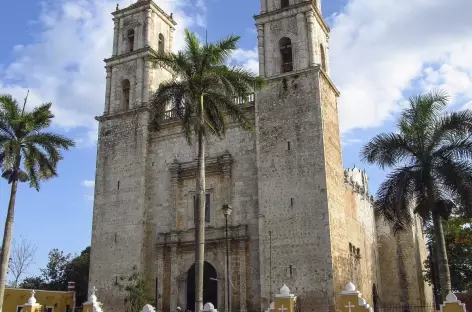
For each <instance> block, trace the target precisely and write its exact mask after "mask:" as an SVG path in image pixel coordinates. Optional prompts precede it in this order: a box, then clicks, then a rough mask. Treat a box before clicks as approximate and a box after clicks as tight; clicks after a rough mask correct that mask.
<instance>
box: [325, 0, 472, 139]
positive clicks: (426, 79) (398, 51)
mask: <svg viewBox="0 0 472 312" xmlns="http://www.w3.org/2000/svg"><path fill="white" fill-rule="evenodd" d="M468 12H472V1H470V0H408V1H407V0H401V1H398V0H382V1H375V0H351V1H349V3H348V4H347V5H346V7H345V8H344V9H343V11H342V12H341V13H339V14H337V15H335V16H333V17H332V21H333V24H334V25H333V27H332V32H331V36H330V37H331V39H330V63H331V72H332V76H333V79H334V81H335V83H336V84H337V86H338V87H339V89H340V91H341V98H340V104H339V107H340V126H341V131H342V132H344V133H346V132H349V131H350V130H353V129H356V128H370V127H376V126H380V125H382V124H383V123H384V122H385V120H387V119H388V118H390V117H391V115H392V113H395V112H396V111H398V109H399V108H400V107H401V105H404V94H405V92H406V91H411V90H412V89H414V90H413V91H414V92H422V91H426V90H430V89H432V88H438V87H440V88H445V89H446V90H447V91H448V92H449V93H450V94H451V95H452V100H456V99H458V98H462V100H463V101H464V103H465V102H470V100H472V62H470V55H472V28H471V27H470V17H469V13H468Z"/></svg>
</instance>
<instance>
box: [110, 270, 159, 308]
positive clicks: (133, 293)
mask: <svg viewBox="0 0 472 312" xmlns="http://www.w3.org/2000/svg"><path fill="white" fill-rule="evenodd" d="M118 286H119V287H120V289H121V290H124V291H125V293H126V295H125V299H124V304H125V312H140V311H141V310H142V308H143V307H144V305H146V304H149V303H151V302H153V301H154V297H153V296H152V287H151V284H150V283H149V281H147V280H146V278H145V277H144V275H143V274H141V273H140V272H138V270H137V268H136V267H133V271H132V273H131V275H130V276H128V277H123V276H122V277H120V282H119V283H118Z"/></svg>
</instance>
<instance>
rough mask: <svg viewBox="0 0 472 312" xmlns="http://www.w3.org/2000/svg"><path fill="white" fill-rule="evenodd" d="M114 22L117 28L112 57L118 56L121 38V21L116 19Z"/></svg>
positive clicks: (114, 30) (115, 28)
mask: <svg viewBox="0 0 472 312" xmlns="http://www.w3.org/2000/svg"><path fill="white" fill-rule="evenodd" d="M113 21H114V22H115V26H114V28H113V33H114V35H113V53H112V56H117V55H118V44H119V41H120V40H119V37H120V19H119V18H114V19H113Z"/></svg>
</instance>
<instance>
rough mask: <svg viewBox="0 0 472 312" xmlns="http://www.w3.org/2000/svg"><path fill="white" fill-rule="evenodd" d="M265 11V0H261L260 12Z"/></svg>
mask: <svg viewBox="0 0 472 312" xmlns="http://www.w3.org/2000/svg"><path fill="white" fill-rule="evenodd" d="M265 12H267V0H261V14H264V13H265Z"/></svg>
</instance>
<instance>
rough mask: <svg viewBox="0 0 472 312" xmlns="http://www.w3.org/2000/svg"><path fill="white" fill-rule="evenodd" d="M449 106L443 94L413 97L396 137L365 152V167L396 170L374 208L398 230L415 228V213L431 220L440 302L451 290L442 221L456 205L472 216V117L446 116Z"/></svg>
mask: <svg viewBox="0 0 472 312" xmlns="http://www.w3.org/2000/svg"><path fill="white" fill-rule="evenodd" d="M448 100H449V97H448V96H447V95H446V94H445V93H444V92H441V91H438V92H430V93H427V94H422V95H418V96H414V97H411V98H410V100H409V106H408V107H407V108H405V109H404V110H403V112H402V113H401V114H400V116H399V118H398V120H397V124H396V126H397V131H396V132H393V133H381V134H379V135H377V136H375V137H374V138H373V139H371V141H370V142H369V143H367V144H366V145H365V146H364V147H363V149H362V151H361V156H362V158H363V159H364V160H365V161H367V162H369V163H373V164H377V165H378V166H379V167H380V168H382V169H385V168H392V169H393V171H392V172H391V173H389V174H388V175H387V178H386V179H385V180H384V182H383V183H382V184H381V185H380V187H379V189H378V191H377V196H376V197H377V200H376V203H375V207H376V209H377V210H378V211H379V212H380V213H381V214H382V215H383V217H384V218H385V220H387V221H388V222H390V223H391V224H392V225H393V226H394V228H395V230H402V229H404V228H405V227H409V226H411V224H412V213H411V212H412V211H413V212H415V213H417V214H419V215H420V216H421V217H422V219H423V220H424V221H425V222H428V221H430V220H432V222H433V228H434V231H435V235H434V236H435V242H436V250H437V253H436V255H437V263H438V271H439V277H440V280H441V283H440V286H441V294H442V296H445V295H447V293H449V291H450V286H451V285H450V275H449V268H448V261H447V253H446V246H445V242H444V237H443V229H442V223H441V220H442V219H447V218H448V217H449V216H450V214H451V212H452V211H453V210H454V209H456V207H457V203H460V204H461V205H462V207H463V208H464V209H465V211H472V163H471V162H470V160H471V159H472V138H471V133H472V132H471V131H472V111H470V110H463V111H457V112H448V111H447V103H448ZM455 200H458V201H455Z"/></svg>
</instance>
